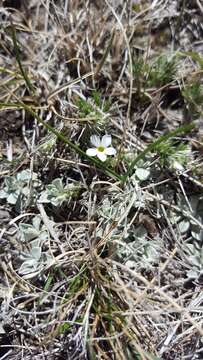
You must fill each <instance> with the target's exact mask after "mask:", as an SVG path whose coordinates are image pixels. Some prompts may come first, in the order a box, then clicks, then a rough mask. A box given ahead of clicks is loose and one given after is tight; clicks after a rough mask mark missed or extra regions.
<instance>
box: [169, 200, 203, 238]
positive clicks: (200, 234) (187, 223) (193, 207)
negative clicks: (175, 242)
mask: <svg viewBox="0 0 203 360" xmlns="http://www.w3.org/2000/svg"><path fill="white" fill-rule="evenodd" d="M188 202H189V204H188V203H187V202H186V200H185V198H184V196H180V195H179V200H178V203H177V205H178V207H179V208H180V210H183V211H184V213H187V214H188V217H187V216H183V215H181V214H177V213H176V214H175V213H173V212H170V218H171V221H172V223H173V224H177V227H178V230H179V231H180V233H181V234H186V233H187V232H188V231H190V234H191V236H192V238H193V239H194V240H197V241H203V230H202V229H201V228H200V226H199V225H198V224H197V223H196V221H195V220H198V221H199V223H201V224H203V198H202V197H200V196H190V197H189V198H188ZM190 215H192V217H193V218H194V219H195V220H193V219H192V218H190V217H189V216H190Z"/></svg>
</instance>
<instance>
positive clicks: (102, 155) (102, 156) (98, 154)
mask: <svg viewBox="0 0 203 360" xmlns="http://www.w3.org/2000/svg"><path fill="white" fill-rule="evenodd" d="M97 157H98V158H99V160H101V161H103V162H104V161H106V158H107V156H106V154H104V152H100V151H98V152H97Z"/></svg>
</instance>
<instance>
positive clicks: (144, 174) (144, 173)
mask: <svg viewBox="0 0 203 360" xmlns="http://www.w3.org/2000/svg"><path fill="white" fill-rule="evenodd" d="M135 175H136V176H137V177H138V179H139V180H140V181H145V180H147V179H148V177H149V175H150V171H149V170H148V169H142V168H137V169H136V170H135Z"/></svg>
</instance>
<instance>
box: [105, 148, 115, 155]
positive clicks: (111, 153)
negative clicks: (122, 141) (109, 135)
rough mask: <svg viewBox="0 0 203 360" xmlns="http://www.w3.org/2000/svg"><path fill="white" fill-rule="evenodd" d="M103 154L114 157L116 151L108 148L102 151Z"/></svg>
mask: <svg viewBox="0 0 203 360" xmlns="http://www.w3.org/2000/svg"><path fill="white" fill-rule="evenodd" d="M104 153H105V154H106V155H116V149H114V148H113V147H108V148H106V149H105V150H104Z"/></svg>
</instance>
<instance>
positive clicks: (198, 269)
mask: <svg viewBox="0 0 203 360" xmlns="http://www.w3.org/2000/svg"><path fill="white" fill-rule="evenodd" d="M184 252H185V255H186V261H187V263H188V267H189V268H190V269H189V270H188V271H187V276H188V278H192V279H197V278H198V277H199V276H200V275H203V246H200V245H199V244H198V243H196V244H186V245H185V246H184Z"/></svg>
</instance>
